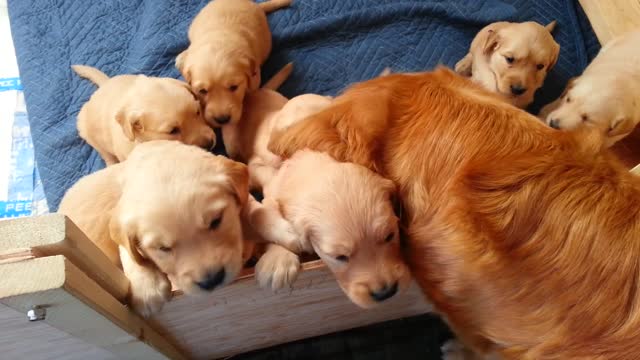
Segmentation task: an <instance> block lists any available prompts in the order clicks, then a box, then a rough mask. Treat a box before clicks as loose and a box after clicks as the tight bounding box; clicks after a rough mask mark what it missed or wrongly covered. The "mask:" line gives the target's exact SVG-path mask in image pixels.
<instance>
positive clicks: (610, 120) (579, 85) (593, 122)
mask: <svg viewBox="0 0 640 360" xmlns="http://www.w3.org/2000/svg"><path fill="white" fill-rule="evenodd" d="M540 117H541V118H543V119H544V120H545V121H546V123H547V124H548V125H549V126H551V127H553V128H556V129H569V130H570V129H576V128H578V127H581V126H595V127H598V128H601V129H602V133H603V134H604V135H605V137H606V140H605V145H606V146H611V145H613V144H615V143H616V142H617V141H619V140H620V139H622V138H624V137H625V136H627V135H628V134H629V133H631V131H633V129H634V128H635V127H636V125H637V124H638V122H640V30H635V31H632V32H629V33H627V34H625V35H622V36H620V37H618V38H615V39H613V40H611V41H610V42H609V43H608V44H606V45H605V46H604V47H603V48H602V49H601V50H600V53H599V54H598V56H596V58H595V59H593V61H592V62H591V64H589V66H588V67H587V68H586V69H585V71H584V72H583V73H582V75H581V76H580V77H578V78H575V79H572V80H571V81H569V84H568V85H567V87H566V89H565V91H564V93H563V94H562V95H561V96H560V98H559V99H557V100H556V101H554V102H552V103H551V104H549V105H547V106H545V107H544V108H543V109H542V111H541V112H540Z"/></svg>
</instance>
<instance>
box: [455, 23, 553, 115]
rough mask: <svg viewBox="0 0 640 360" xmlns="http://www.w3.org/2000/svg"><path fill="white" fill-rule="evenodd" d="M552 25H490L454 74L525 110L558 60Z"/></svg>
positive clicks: (477, 37)
mask: <svg viewBox="0 0 640 360" xmlns="http://www.w3.org/2000/svg"><path fill="white" fill-rule="evenodd" d="M555 25H556V22H555V21H553V22H551V23H550V24H549V25H547V26H542V25H540V24H538V23H536V22H531V21H529V22H524V23H510V22H504V21H502V22H497V23H493V24H490V25H488V26H486V27H485V28H483V29H482V30H480V32H479V33H478V35H476V37H475V38H474V39H473V42H472V43H471V48H470V49H469V53H468V54H467V55H466V56H465V57H464V58H462V60H460V61H459V62H458V63H457V64H456V66H455V69H456V72H457V73H459V74H461V75H464V76H470V77H471V79H472V80H473V81H475V82H476V83H478V84H480V85H482V86H483V87H484V88H485V89H487V90H489V91H493V92H495V93H498V94H500V95H502V97H503V98H504V100H505V101H507V102H509V103H511V104H513V105H514V106H517V107H519V108H522V109H524V108H526V107H527V106H529V104H531V102H532V101H533V97H534V95H535V92H536V90H538V89H539V88H540V87H541V86H542V83H543V82H544V79H545V77H546V76H547V74H548V73H549V70H551V68H553V66H554V65H555V64H556V61H557V60H558V54H559V53H560V45H558V43H557V42H556V41H555V40H554V39H553V36H551V32H552V31H553V29H554V28H555Z"/></svg>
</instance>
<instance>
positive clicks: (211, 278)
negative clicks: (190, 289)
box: [196, 268, 226, 291]
mask: <svg viewBox="0 0 640 360" xmlns="http://www.w3.org/2000/svg"><path fill="white" fill-rule="evenodd" d="M225 275H226V274H225V271H224V268H222V270H220V271H218V272H209V273H207V275H206V276H205V278H204V279H202V281H198V282H196V284H197V285H198V286H199V287H200V288H201V289H202V290H206V291H211V290H213V289H215V288H216V286H218V285H220V284H222V283H223V282H224V277H225Z"/></svg>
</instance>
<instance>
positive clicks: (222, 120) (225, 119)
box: [214, 115, 231, 125]
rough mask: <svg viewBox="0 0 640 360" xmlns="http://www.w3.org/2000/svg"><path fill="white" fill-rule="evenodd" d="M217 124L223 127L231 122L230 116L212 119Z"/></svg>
mask: <svg viewBox="0 0 640 360" xmlns="http://www.w3.org/2000/svg"><path fill="white" fill-rule="evenodd" d="M214 120H215V121H216V122H217V123H218V124H220V125H224V124H226V123H228V122H229V121H231V116H230V115H223V116H218V117H217V118H215V119H214Z"/></svg>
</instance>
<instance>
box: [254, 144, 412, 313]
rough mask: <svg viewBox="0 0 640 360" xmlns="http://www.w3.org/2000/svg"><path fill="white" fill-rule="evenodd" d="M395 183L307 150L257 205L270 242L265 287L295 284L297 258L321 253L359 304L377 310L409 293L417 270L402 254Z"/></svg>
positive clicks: (259, 269) (261, 265) (264, 260)
mask: <svg viewBox="0 0 640 360" xmlns="http://www.w3.org/2000/svg"><path fill="white" fill-rule="evenodd" d="M394 192H395V186H394V184H393V183H392V182H391V181H389V180H387V179H384V178H383V177H381V176H379V175H377V174H375V173H374V172H373V171H371V170H368V169H366V168H365V167H362V166H360V165H355V164H351V163H340V162H337V161H336V160H334V159H333V158H331V157H330V156H329V155H327V154H324V153H319V152H313V151H307V150H303V151H299V152H298V153H296V154H295V155H294V156H293V157H292V158H290V159H289V160H287V161H285V162H284V163H283V164H282V166H281V167H280V169H279V170H278V171H277V172H276V174H275V176H274V178H273V179H272V181H270V182H269V183H268V184H267V185H266V186H265V188H264V200H263V202H262V204H259V203H257V202H255V201H254V202H253V204H252V205H251V206H250V213H249V219H250V222H251V224H252V226H253V227H254V230H255V231H256V232H258V233H259V234H260V235H261V236H262V237H263V238H264V239H266V240H267V241H270V242H273V243H275V244H278V245H281V246H279V247H277V248H276V249H275V250H272V249H268V250H267V252H266V253H265V254H264V255H263V256H262V257H261V258H260V260H259V261H258V264H257V265H256V276H257V278H258V281H259V282H260V284H261V285H262V286H269V285H271V286H272V287H273V288H279V287H281V286H285V285H290V283H292V282H293V280H294V279H295V276H296V275H297V271H298V269H299V261H298V257H297V256H296V254H301V253H303V252H308V253H312V252H315V253H316V254H317V255H318V256H319V257H320V258H321V259H322V260H323V261H324V262H325V264H326V265H327V266H328V267H329V269H330V270H331V271H332V272H333V273H334V275H335V276H336V279H337V280H338V283H339V284H340V287H341V288H342V289H343V291H344V292H345V293H346V294H347V296H348V297H349V298H350V299H351V301H353V302H354V303H355V304H357V305H359V306H361V307H364V308H369V307H372V306H374V305H376V304H378V303H380V302H382V301H384V300H386V299H388V298H390V297H392V296H393V295H395V294H396V293H397V292H398V291H401V290H404V289H405V288H406V287H407V286H408V284H409V281H410V275H409V270H408V268H407V266H406V265H405V263H404V261H403V259H402V256H401V253H400V241H399V233H398V218H397V217H396V215H395V213H394V209H393V205H392V201H391V199H392V196H393V194H394Z"/></svg>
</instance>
